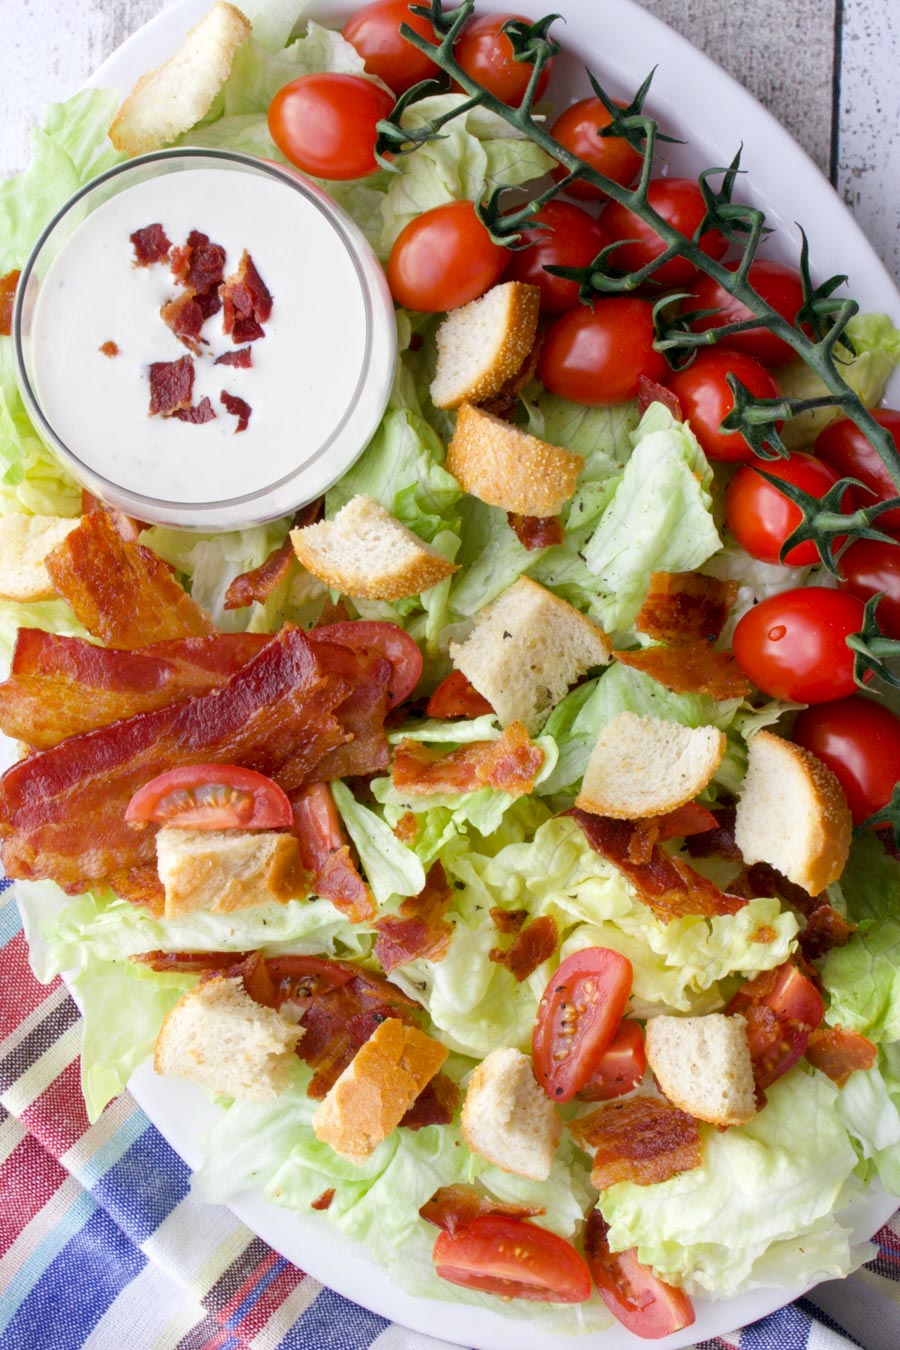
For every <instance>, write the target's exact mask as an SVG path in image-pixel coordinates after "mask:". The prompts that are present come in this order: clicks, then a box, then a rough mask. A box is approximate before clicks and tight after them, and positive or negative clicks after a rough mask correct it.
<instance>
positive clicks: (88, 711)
mask: <svg viewBox="0 0 900 1350" xmlns="http://www.w3.org/2000/svg"><path fill="white" fill-rule="evenodd" d="M268 640H269V639H268V637H267V636H266V635H265V634H257V633H212V634H210V635H209V636H208V637H202V638H177V639H175V641H173V642H159V643H156V644H154V645H153V646H150V647H145V648H144V649H143V650H140V649H139V650H137V651H124V650H122V649H120V648H114V647H97V646H95V645H94V644H93V643H91V642H85V641H84V640H83V639H82V638H76V637H60V636H57V635H56V634H54V633H44V632H41V631H40V629H37V628H20V629H19V632H18V636H17V638H16V646H15V651H14V652H13V659H12V667H11V670H10V676H9V679H8V680H6V681H5V682H4V683H3V684H0V730H2V731H3V733H4V735H6V736H10V737H12V738H13V739H14V740H19V741H24V742H25V743H26V745H28V746H30V747H31V749H32V750H46V749H48V748H49V747H50V746H51V745H56V744H57V743H58V742H59V741H62V740H65V738H66V737H67V736H76V735H78V734H79V733H81V732H87V731H92V730H94V729H95V728H96V727H102V726H107V725H108V724H109V723H110V722H118V721H119V720H120V719H121V718H123V717H133V716H134V715H135V714H136V713H140V712H151V711H152V710H153V709H155V708H164V707H168V706H169V705H170V704H173V703H181V702H183V701H184V700H185V699H188V698H193V697H195V696H196V695H197V694H205V693H207V692H208V691H209V690H210V689H214V688H216V687H217V686H219V685H222V684H224V683H225V681H226V680H227V679H229V678H230V677H231V676H232V675H234V674H235V672H236V671H238V670H240V668H241V666H243V665H245V664H246V663H247V662H248V661H249V660H251V659H252V658H253V657H254V656H256V654H257V653H258V652H259V651H260V650H261V648H262V647H263V646H264V645H265V643H266V642H267V641H268Z"/></svg>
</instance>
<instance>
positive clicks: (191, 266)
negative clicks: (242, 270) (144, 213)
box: [169, 230, 225, 318]
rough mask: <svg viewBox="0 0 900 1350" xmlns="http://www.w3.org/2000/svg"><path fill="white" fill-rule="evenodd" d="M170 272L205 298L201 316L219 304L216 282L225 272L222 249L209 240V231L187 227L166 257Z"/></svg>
mask: <svg viewBox="0 0 900 1350" xmlns="http://www.w3.org/2000/svg"><path fill="white" fill-rule="evenodd" d="M169 262H170V265H171V268H172V276H173V277H174V278H175V280H176V281H178V282H180V283H181V284H182V285H183V286H185V287H187V289H188V290H191V291H193V292H194V293H195V295H196V296H197V297H198V299H200V300H201V301H203V302H205V303H204V305H203V308H204V317H206V318H209V317H210V315H211V314H215V313H217V312H218V310H219V309H220V308H221V304H222V302H221V300H220V298H219V286H220V284H221V282H222V278H223V277H224V276H225V250H224V248H222V246H221V244H213V243H210V239H209V235H208V234H203V233H201V231H200V230H191V232H190V234H189V235H188V239H187V243H186V244H177V245H176V246H175V247H174V248H173V249H172V252H171V255H170V259H169Z"/></svg>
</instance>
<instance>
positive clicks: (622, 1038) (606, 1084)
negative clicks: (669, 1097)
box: [578, 1017, 647, 1102]
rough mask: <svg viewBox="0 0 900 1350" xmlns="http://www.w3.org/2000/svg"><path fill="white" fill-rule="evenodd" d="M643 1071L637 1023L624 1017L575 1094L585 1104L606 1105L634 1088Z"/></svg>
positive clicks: (642, 1056)
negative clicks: (589, 1074)
mask: <svg viewBox="0 0 900 1350" xmlns="http://www.w3.org/2000/svg"><path fill="white" fill-rule="evenodd" d="M646 1068H647V1056H646V1054H645V1052H644V1033H643V1031H642V1029H641V1024H640V1022H633V1021H632V1020H631V1018H630V1017H624V1018H623V1019H622V1021H621V1023H620V1024H619V1029H618V1031H617V1032H616V1034H615V1036H613V1038H612V1040H611V1041H610V1043H609V1046H608V1047H607V1049H606V1050H605V1051H604V1052H603V1058H602V1059H601V1060H600V1063H599V1064H598V1065H597V1067H596V1069H595V1070H594V1072H593V1073H592V1074H591V1077H590V1080H589V1081H588V1082H587V1083H585V1085H584V1087H583V1088H582V1089H581V1091H580V1092H579V1094H578V1095H579V1097H582V1098H583V1099H584V1100H585V1101H586V1102H608V1101H611V1100H612V1098H613V1097H622V1096H624V1094H625V1093H626V1092H630V1091H631V1089H632V1088H636V1087H637V1085H638V1083H639V1082H640V1081H641V1079H642V1078H643V1076H644V1072H645V1070H646Z"/></svg>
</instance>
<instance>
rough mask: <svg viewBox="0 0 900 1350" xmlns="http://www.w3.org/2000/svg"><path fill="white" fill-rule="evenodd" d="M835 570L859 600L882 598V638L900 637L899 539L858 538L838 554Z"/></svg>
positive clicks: (880, 620) (880, 605)
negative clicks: (877, 596) (890, 540)
mask: <svg viewBox="0 0 900 1350" xmlns="http://www.w3.org/2000/svg"><path fill="white" fill-rule="evenodd" d="M886 514H889V513H886ZM838 570H839V572H840V574H841V576H842V577H843V578H844V590H847V591H849V592H850V594H851V595H858V596H859V598H860V600H870V599H871V598H872V596H873V595H881V596H882V597H883V599H882V600H881V601H880V603H879V605H878V626H879V627H880V629H881V631H882V633H884V635H885V637H892V638H900V540H898V541H897V543H887V542H886V541H885V540H883V539H857V540H856V541H855V542H854V543H852V544H851V545H850V547H849V548H848V549H846V550H845V552H844V553H842V554H841V556H840V559H839V561H838Z"/></svg>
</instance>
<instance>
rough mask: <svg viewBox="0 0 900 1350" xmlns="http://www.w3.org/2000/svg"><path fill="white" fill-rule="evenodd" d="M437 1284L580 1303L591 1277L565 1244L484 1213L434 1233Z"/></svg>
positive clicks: (503, 1217)
mask: <svg viewBox="0 0 900 1350" xmlns="http://www.w3.org/2000/svg"><path fill="white" fill-rule="evenodd" d="M433 1258H434V1265H435V1270H436V1271H437V1273H438V1275H439V1276H440V1277H441V1279H442V1280H449V1282H450V1283H451V1284H459V1285H462V1286H463V1288H465V1289H480V1290H481V1291H482V1293H485V1294H498V1295H499V1296H500V1297H501V1298H524V1299H529V1300H531V1301H533V1302H549V1303H584V1302H585V1301H586V1300H587V1299H589V1298H590V1296H591V1275H590V1271H589V1270H588V1268H587V1265H586V1264H585V1261H584V1258H583V1257H582V1256H580V1255H579V1253H578V1252H577V1251H576V1250H575V1248H574V1247H573V1246H572V1244H571V1243H570V1242H566V1241H565V1239H564V1238H561V1237H558V1236H557V1235H556V1233H551V1232H550V1231H549V1230H548V1229H546V1228H540V1227H539V1226H538V1225H537V1224H535V1223H530V1222H529V1221H528V1220H527V1219H513V1218H508V1217H507V1216H506V1215H503V1214H483V1215H481V1216H480V1217H479V1218H477V1219H473V1220H472V1221H471V1222H470V1223H467V1224H465V1225H464V1226H463V1227H462V1228H458V1229H456V1230H455V1231H454V1232H452V1233H451V1232H447V1231H444V1232H441V1233H438V1236H437V1241H436V1242H435V1244H434V1251H433Z"/></svg>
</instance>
